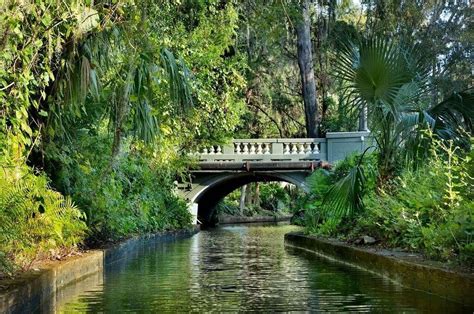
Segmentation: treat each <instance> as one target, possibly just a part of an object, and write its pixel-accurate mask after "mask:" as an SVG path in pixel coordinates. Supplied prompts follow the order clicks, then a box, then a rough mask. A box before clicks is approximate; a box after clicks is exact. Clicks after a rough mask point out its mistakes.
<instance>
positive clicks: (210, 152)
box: [209, 146, 214, 155]
mask: <svg viewBox="0 0 474 314" xmlns="http://www.w3.org/2000/svg"><path fill="white" fill-rule="evenodd" d="M209 155H214V146H211V147H210V148H209Z"/></svg>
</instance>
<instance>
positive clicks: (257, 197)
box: [252, 182, 260, 207]
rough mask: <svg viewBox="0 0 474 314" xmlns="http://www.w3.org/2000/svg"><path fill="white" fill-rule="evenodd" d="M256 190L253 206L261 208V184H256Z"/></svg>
mask: <svg viewBox="0 0 474 314" xmlns="http://www.w3.org/2000/svg"><path fill="white" fill-rule="evenodd" d="M254 185H255V189H254V191H253V202H252V203H253V205H254V206H259V207H260V184H259V182H255V183H254Z"/></svg>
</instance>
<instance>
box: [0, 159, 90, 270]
mask: <svg viewBox="0 0 474 314" xmlns="http://www.w3.org/2000/svg"><path fill="white" fill-rule="evenodd" d="M84 218H85V216H84V214H83V213H82V212H81V211H80V210H79V209H78V208H77V207H75V206H74V204H73V203H72V201H71V199H70V198H67V197H66V198H65V197H63V196H62V195H61V194H60V193H58V192H56V191H54V190H52V189H51V188H50V187H49V186H48V180H47V178H46V176H45V175H44V174H40V175H35V174H33V173H32V171H31V169H29V168H28V167H26V166H2V167H1V171H0V273H3V274H12V273H13V272H14V271H16V270H17V269H18V268H21V269H28V268H29V267H30V266H31V265H32V263H33V262H35V261H36V260H38V259H42V258H49V257H58V256H61V255H64V254H67V253H69V252H71V251H72V250H74V249H76V248H77V245H78V244H79V243H81V242H82V241H83V239H84V236H85V233H86V230H87V227H86V224H85V223H84V221H83V220H84Z"/></svg>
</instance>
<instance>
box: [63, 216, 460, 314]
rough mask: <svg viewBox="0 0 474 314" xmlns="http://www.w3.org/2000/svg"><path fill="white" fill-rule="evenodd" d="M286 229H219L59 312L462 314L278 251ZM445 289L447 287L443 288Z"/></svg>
mask: <svg viewBox="0 0 474 314" xmlns="http://www.w3.org/2000/svg"><path fill="white" fill-rule="evenodd" d="M295 229H297V228H296V227H293V226H289V225H280V226H276V225H271V226H268V225H267V226H243V225H238V226H224V227H220V228H217V229H214V230H210V231H207V230H206V231H201V232H200V233H198V234H196V235H194V236H193V237H192V238H189V239H184V240H179V241H176V242H169V243H160V244H158V245H156V246H154V247H153V248H149V249H147V250H143V251H140V252H137V254H134V255H133V256H132V257H130V258H128V259H127V260H122V261H120V262H117V263H115V264H113V265H111V266H110V267H108V269H106V271H105V272H104V274H103V275H102V276H101V279H100V280H98V281H95V282H91V283H90V284H88V285H86V286H85V287H84V288H82V289H83V291H82V292H79V293H77V295H75V296H74V297H73V298H72V299H71V298H70V300H69V301H67V302H62V303H61V302H58V304H57V308H56V310H57V311H58V312H67V313H70V312H108V313H117V312H122V311H129V312H156V313H163V312H174V313H178V312H190V311H193V312H209V311H213V312H223V311H226V312H227V311H232V312H235V311H259V312H261V311H265V312H269V311H321V312H327V311H334V312H350V311H356V312H365V311H371V312H426V313H447V312H452V313H460V312H464V311H465V310H466V309H463V308H462V307H461V306H460V305H458V304H456V303H451V302H447V301H445V300H443V299H440V298H438V297H436V296H433V295H429V294H425V293H421V292H418V291H414V290H410V289H405V288H402V287H400V286H398V285H395V284H392V283H391V282H389V281H387V280H384V279H382V278H380V277H378V276H375V275H372V274H370V273H367V272H365V271H362V270H358V269H355V268H351V267H348V266H345V265H341V264H338V263H335V262H329V261H327V260H325V259H321V258H319V257H317V256H316V255H314V254H311V253H308V252H305V251H301V250H297V249H292V248H288V247H285V246H284V242H283V236H284V234H285V233H287V232H290V231H293V230H295ZM447 288H448V287H447Z"/></svg>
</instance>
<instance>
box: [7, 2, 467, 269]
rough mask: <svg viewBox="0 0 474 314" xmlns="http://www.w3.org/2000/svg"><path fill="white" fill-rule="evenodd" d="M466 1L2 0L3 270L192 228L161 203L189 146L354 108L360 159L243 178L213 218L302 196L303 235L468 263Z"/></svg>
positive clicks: (330, 117) (323, 120)
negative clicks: (298, 180) (293, 178)
mask: <svg viewBox="0 0 474 314" xmlns="http://www.w3.org/2000/svg"><path fill="white" fill-rule="evenodd" d="M472 10H473V9H472V8H471V7H470V6H469V5H468V4H467V3H465V2H463V1H456V2H454V3H453V2H452V1H402V2H400V1H395V0H393V1H391V0H390V1H379V0H367V1H361V5H360V6H359V5H358V4H357V3H355V2H354V3H353V2H352V1H348V0H344V1H333V0H331V1H309V0H301V1H290V0H284V1H276V0H272V1H263V2H262V1H256V0H245V1H220V0H199V1H188V0H186V1H177V0H176V1H175V0H172V1H164V0H163V1H154V0H144V1H136V0H117V1H112V2H110V1H89V0H78V1H73V2H71V3H69V2H64V1H56V0H38V1H13V0H7V1H3V2H2V3H1V4H0V154H1V155H0V168H1V169H0V179H1V182H0V185H1V186H0V231H1V232H0V274H11V273H13V272H14V271H15V270H16V269H18V268H23V269H26V268H28V267H29V266H30V265H31V264H32V263H33V262H35V261H36V260H39V259H42V258H47V257H61V256H62V255H65V254H69V253H70V252H71V251H73V250H75V249H76V248H77V247H78V246H80V245H82V244H96V243H97V242H103V241H116V240H119V239H121V238H125V237H129V236H132V235H137V234H142V233H146V232H157V231H163V230H170V229H180V228H184V227H186V226H188V225H189V223H190V218H191V217H190V215H189V213H188V211H187V210H186V204H185V202H184V201H183V200H181V199H179V198H178V196H177V195H175V192H174V190H175V181H180V182H183V181H187V180H189V178H188V177H187V175H186V167H187V166H188V165H189V163H190V162H192V161H190V160H188V157H186V152H189V151H195V150H197V149H198V148H199V147H200V146H202V145H210V144H212V145H214V144H216V143H223V142H224V141H226V139H228V138H229V137H242V138H249V137H302V136H305V135H307V134H313V135H314V134H318V135H320V136H324V134H325V133H326V132H328V131H348V130H356V129H357V118H358V116H359V115H360V113H361V112H363V111H364V110H367V112H368V120H369V121H368V122H369V123H368V125H369V128H370V129H371V130H372V134H373V137H374V139H375V143H374V147H373V151H370V152H367V153H366V154H365V155H364V156H363V157H362V156H353V157H351V158H350V159H349V160H347V161H345V162H343V163H341V164H339V165H337V166H336V167H335V168H334V170H331V171H329V172H328V171H325V170H318V171H317V172H316V174H315V175H314V176H313V177H312V179H311V181H312V182H313V184H312V186H313V192H312V193H311V194H310V195H307V196H305V197H300V196H298V197H297V195H295V194H294V193H295V192H294V190H292V189H286V188H285V189H283V188H282V187H281V186H279V185H278V184H262V185H260V186H259V185H258V184H253V185H249V186H248V187H247V188H246V190H245V191H246V192H245V193H243V194H244V195H240V194H239V192H238V191H236V192H234V193H233V194H232V195H231V196H230V197H229V198H228V199H227V201H228V205H229V204H231V205H232V206H227V207H224V209H223V210H229V211H230V212H232V213H239V214H240V213H242V211H246V212H244V214H248V215H250V214H253V213H255V212H257V211H260V210H261V209H262V208H263V209H266V210H271V211H275V210H276V209H282V208H288V207H291V206H289V205H294V206H298V204H300V203H299V202H301V203H303V202H306V203H307V204H308V205H307V206H308V209H307V215H306V223H307V227H308V230H309V231H311V232H316V233H319V234H327V235H334V234H338V235H341V234H344V235H346V236H348V237H354V236H355V235H356V234H362V233H370V234H372V235H373V236H376V237H377V238H379V239H381V240H382V239H383V240H384V241H385V243H387V244H390V245H393V246H402V247H406V248H410V249H416V250H422V251H424V252H425V253H426V254H427V255H430V256H434V257H439V258H443V259H451V258H453V257H461V259H464V260H465V261H472V177H473V175H472V153H471V152H470V141H471V140H470V138H471V137H472V131H473V129H472V127H473V121H472V118H473V116H474V109H473V108H474V107H473V103H474V102H473V99H474V98H473V93H472V80H471V76H472V69H471V63H472V62H471V61H472V60H471V55H472V43H471V41H470V32H472V29H471V28H472V26H471V25H470V24H469V23H470V22H469V21H468V18H469V17H470V15H472ZM303 31H304V32H303ZM303 33H304V34H303ZM302 34H303V35H305V36H302ZM303 37H304V38H303ZM303 44H304V45H305V47H310V48H311V49H310V50H312V51H309V52H312V54H308V53H305V54H304V53H302V49H301V47H302V45H303ZM307 50H308V49H307ZM307 52H308V51H307ZM311 56H312V57H311ZM308 57H310V58H308ZM305 58H306V59H305ZM302 60H306V61H307V62H302ZM303 70H304V71H307V72H308V71H309V73H308V74H309V75H308V77H310V78H311V80H305V79H304V76H301V73H303ZM308 90H310V91H312V93H311V94H308V93H307V91H308ZM308 103H309V104H311V105H312V106H313V108H309V109H311V110H313V113H314V114H313V115H312V116H309V115H308V106H309V105H308ZM311 110H309V111H311ZM361 117H364V115H361ZM309 119H311V121H312V123H316V126H315V127H312V128H310V129H308V126H309V125H311V124H309V123H308V120H309ZM362 126H363V125H362ZM359 128H361V125H360V126H359ZM362 128H363V127H362ZM426 132H429V134H431V132H432V133H433V134H434V135H430V136H428V137H427V136H426ZM433 143H435V144H433ZM457 147H459V148H457ZM437 148H445V149H437ZM430 152H432V153H430ZM415 187H416V188H415ZM242 191H243V190H242ZM423 191H424V192H423ZM428 192H429V194H428ZM426 195H431V197H430V198H429V199H427V198H426V197H424V198H423V196H426ZM295 199H298V201H295ZM423 199H424V200H423ZM229 200H230V201H229ZM242 203H246V204H247V206H242ZM282 204H283V205H282ZM244 205H245V204H244ZM294 206H293V208H294ZM221 209H222V208H221ZM296 209H297V208H296ZM292 210H293V209H292ZM347 221H350V222H352V224H347ZM347 226H353V227H352V228H350V229H347V228H346V227H347ZM435 230H436V231H439V232H435Z"/></svg>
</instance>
